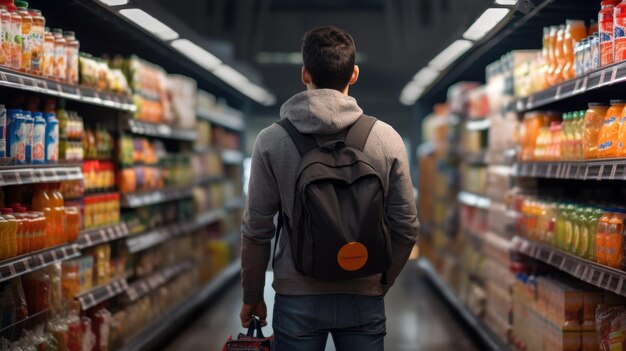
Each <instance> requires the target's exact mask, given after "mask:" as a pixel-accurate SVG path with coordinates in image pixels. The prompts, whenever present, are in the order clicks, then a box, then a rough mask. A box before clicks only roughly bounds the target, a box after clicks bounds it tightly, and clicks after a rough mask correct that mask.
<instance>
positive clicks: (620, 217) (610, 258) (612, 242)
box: [604, 210, 626, 268]
mask: <svg viewBox="0 0 626 351" xmlns="http://www.w3.org/2000/svg"><path fill="white" fill-rule="evenodd" d="M625 218H626V211H623V210H617V211H616V212H615V214H614V215H613V217H611V219H610V220H609V227H608V231H607V234H606V238H605V243H604V247H605V250H604V251H605V252H606V265H607V266H609V267H613V268H621V266H622V261H623V259H624V253H623V250H622V247H623V245H622V241H623V233H624V219H625Z"/></svg>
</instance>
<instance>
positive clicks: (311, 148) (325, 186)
mask: <svg viewBox="0 0 626 351" xmlns="http://www.w3.org/2000/svg"><path fill="white" fill-rule="evenodd" d="M374 123H376V119H375V118H373V117H369V116H365V115H363V116H361V117H360V118H359V119H358V120H357V121H356V122H355V123H354V124H353V125H352V126H351V127H349V128H348V129H347V132H346V134H345V135H346V136H345V140H335V141H332V142H329V143H325V144H323V145H318V144H317V142H316V140H315V138H314V136H313V135H309V134H301V133H300V132H298V130H297V129H296V128H295V127H294V126H293V125H292V124H291V122H290V121H289V120H288V119H286V118H283V119H281V120H280V121H279V122H277V124H278V125H280V126H281V127H283V128H284V129H285V131H287V133H288V134H289V136H290V137H291V139H292V140H293V142H294V143H295V145H296V147H297V149H298V152H299V153H300V157H301V159H300V164H299V165H298V172H297V174H298V177H297V180H296V189H295V193H294V194H295V200H294V208H293V211H292V214H293V218H287V217H286V216H285V215H284V213H281V215H280V216H279V219H278V222H279V223H278V227H277V235H279V234H280V229H281V227H283V225H284V227H285V229H286V232H287V234H288V235H289V240H290V243H291V252H292V256H293V258H294V263H295V266H296V268H297V269H298V271H300V272H301V273H302V274H304V275H306V276H309V277H312V278H315V279H319V280H330V281H333V280H346V279H356V278H363V277H367V276H370V275H374V274H378V273H383V284H386V274H385V272H386V270H387V269H388V268H389V265H390V264H391V241H390V236H389V223H388V218H387V207H386V199H385V197H386V194H387V191H386V190H387V189H385V187H384V182H383V180H382V177H381V175H380V173H379V172H378V171H377V170H376V169H375V168H374V166H373V165H372V163H371V162H370V161H369V157H368V155H367V154H365V153H363V148H364V146H365V143H366V141H367V138H368V137H369V134H370V131H371V130H372V127H373V126H374Z"/></svg>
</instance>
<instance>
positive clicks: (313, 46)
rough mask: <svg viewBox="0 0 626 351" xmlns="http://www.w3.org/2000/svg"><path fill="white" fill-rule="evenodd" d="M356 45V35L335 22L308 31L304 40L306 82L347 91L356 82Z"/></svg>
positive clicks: (309, 85)
mask: <svg viewBox="0 0 626 351" xmlns="http://www.w3.org/2000/svg"><path fill="white" fill-rule="evenodd" d="M355 57H356V47H355V45H354V40H353V39H352V36H350V34H348V33H347V32H345V31H343V30H341V29H339V28H337V27H333V26H324V27H319V28H315V29H313V30H310V31H308V32H307V33H306V34H305V35H304V38H303V40H302V60H303V61H304V67H302V82H303V83H304V84H305V85H306V86H307V87H308V88H309V89H335V90H338V91H340V92H342V93H344V94H347V90H348V86H349V85H352V84H354V83H356V81H357V79H358V77H359V67H358V66H355V65H354V61H355Z"/></svg>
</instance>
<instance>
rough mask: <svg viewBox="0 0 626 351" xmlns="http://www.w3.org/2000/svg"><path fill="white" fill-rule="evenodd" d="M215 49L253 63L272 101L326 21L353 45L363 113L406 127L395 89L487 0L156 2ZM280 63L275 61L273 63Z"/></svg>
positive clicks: (283, 92) (296, 84) (292, 85)
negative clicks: (311, 34) (306, 38)
mask: <svg viewBox="0 0 626 351" xmlns="http://www.w3.org/2000/svg"><path fill="white" fill-rule="evenodd" d="M156 1H158V2H159V3H160V5H161V6H162V7H164V8H165V9H167V10H168V11H169V12H170V13H171V14H173V15H174V16H176V17H178V18H179V19H180V20H181V21H184V22H185V23H186V24H188V25H189V26H190V27H192V29H194V30H195V31H196V32H197V33H198V34H200V35H202V36H203V37H205V38H206V39H207V40H210V41H211V43H212V44H213V45H214V46H215V47H220V48H221V50H222V51H225V52H230V53H231V54H232V55H233V56H234V58H236V59H237V60H240V61H243V62H246V63H248V64H250V65H252V66H254V67H255V68H256V69H257V70H258V72H259V73H260V78H261V79H262V81H263V83H264V84H265V85H266V86H267V87H268V88H269V89H270V90H271V91H272V92H273V93H274V94H275V95H276V97H277V101H278V104H277V106H274V107H271V108H266V109H261V108H259V109H257V110H255V112H256V113H255V115H260V116H276V114H277V110H278V107H280V104H281V103H282V102H283V101H285V100H286V99H288V98H289V97H290V96H292V95H293V94H295V93H297V92H299V91H301V90H302V89H303V86H302V84H301V83H300V79H299V75H300V67H301V66H300V64H299V62H298V55H297V53H298V52H299V50H300V44H301V39H302V36H303V34H304V32H305V31H306V30H308V29H311V28H314V27H317V26H320V25H325V24H332V25H335V26H338V27H340V28H343V29H345V30H347V31H348V32H350V33H351V34H352V35H353V37H354V39H355V41H356V45H357V51H358V53H359V58H358V60H359V66H360V68H361V78H360V80H359V83H358V84H357V85H356V86H355V87H354V88H353V90H352V91H351V95H353V96H355V97H356V98H357V99H358V101H359V103H360V104H361V105H362V106H363V107H364V108H365V110H366V112H367V113H369V114H374V115H377V116H378V117H380V118H382V119H384V120H387V121H389V122H390V123H392V124H394V126H395V127H396V128H397V129H401V130H402V129H404V130H406V131H407V132H408V130H409V123H408V120H409V116H410V115H409V108H407V107H404V106H402V105H400V103H399V102H398V97H399V95H400V92H401V90H402V88H403V86H404V85H405V84H406V83H407V81H408V80H410V79H411V78H412V77H413V75H414V74H415V73H416V72H417V71H418V70H419V69H420V68H421V67H422V66H423V65H424V64H426V62H428V61H429V60H430V59H431V58H432V57H433V56H435V55H436V54H437V53H438V52H439V51H441V50H442V49H443V48H444V47H446V46H447V45H448V44H449V43H450V42H451V41H452V40H453V38H456V36H458V35H459V33H461V32H462V31H463V30H464V29H465V28H466V27H467V26H469V24H471V22H472V21H473V20H474V19H475V18H476V17H477V16H478V15H480V13H481V12H482V11H483V10H484V9H485V8H486V6H488V5H489V4H490V3H492V2H493V0H307V1H304V0H203V1H199V0H178V1H175V2H174V1H171V0H156ZM280 62H282V63H280Z"/></svg>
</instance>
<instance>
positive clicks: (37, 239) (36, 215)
mask: <svg viewBox="0 0 626 351" xmlns="http://www.w3.org/2000/svg"><path fill="white" fill-rule="evenodd" d="M30 216H31V218H32V220H33V222H34V226H33V227H34V235H33V241H32V242H33V249H34V250H41V249H43V248H45V247H46V245H45V241H44V238H45V232H46V218H45V217H44V214H43V212H39V211H32V212H30Z"/></svg>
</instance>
